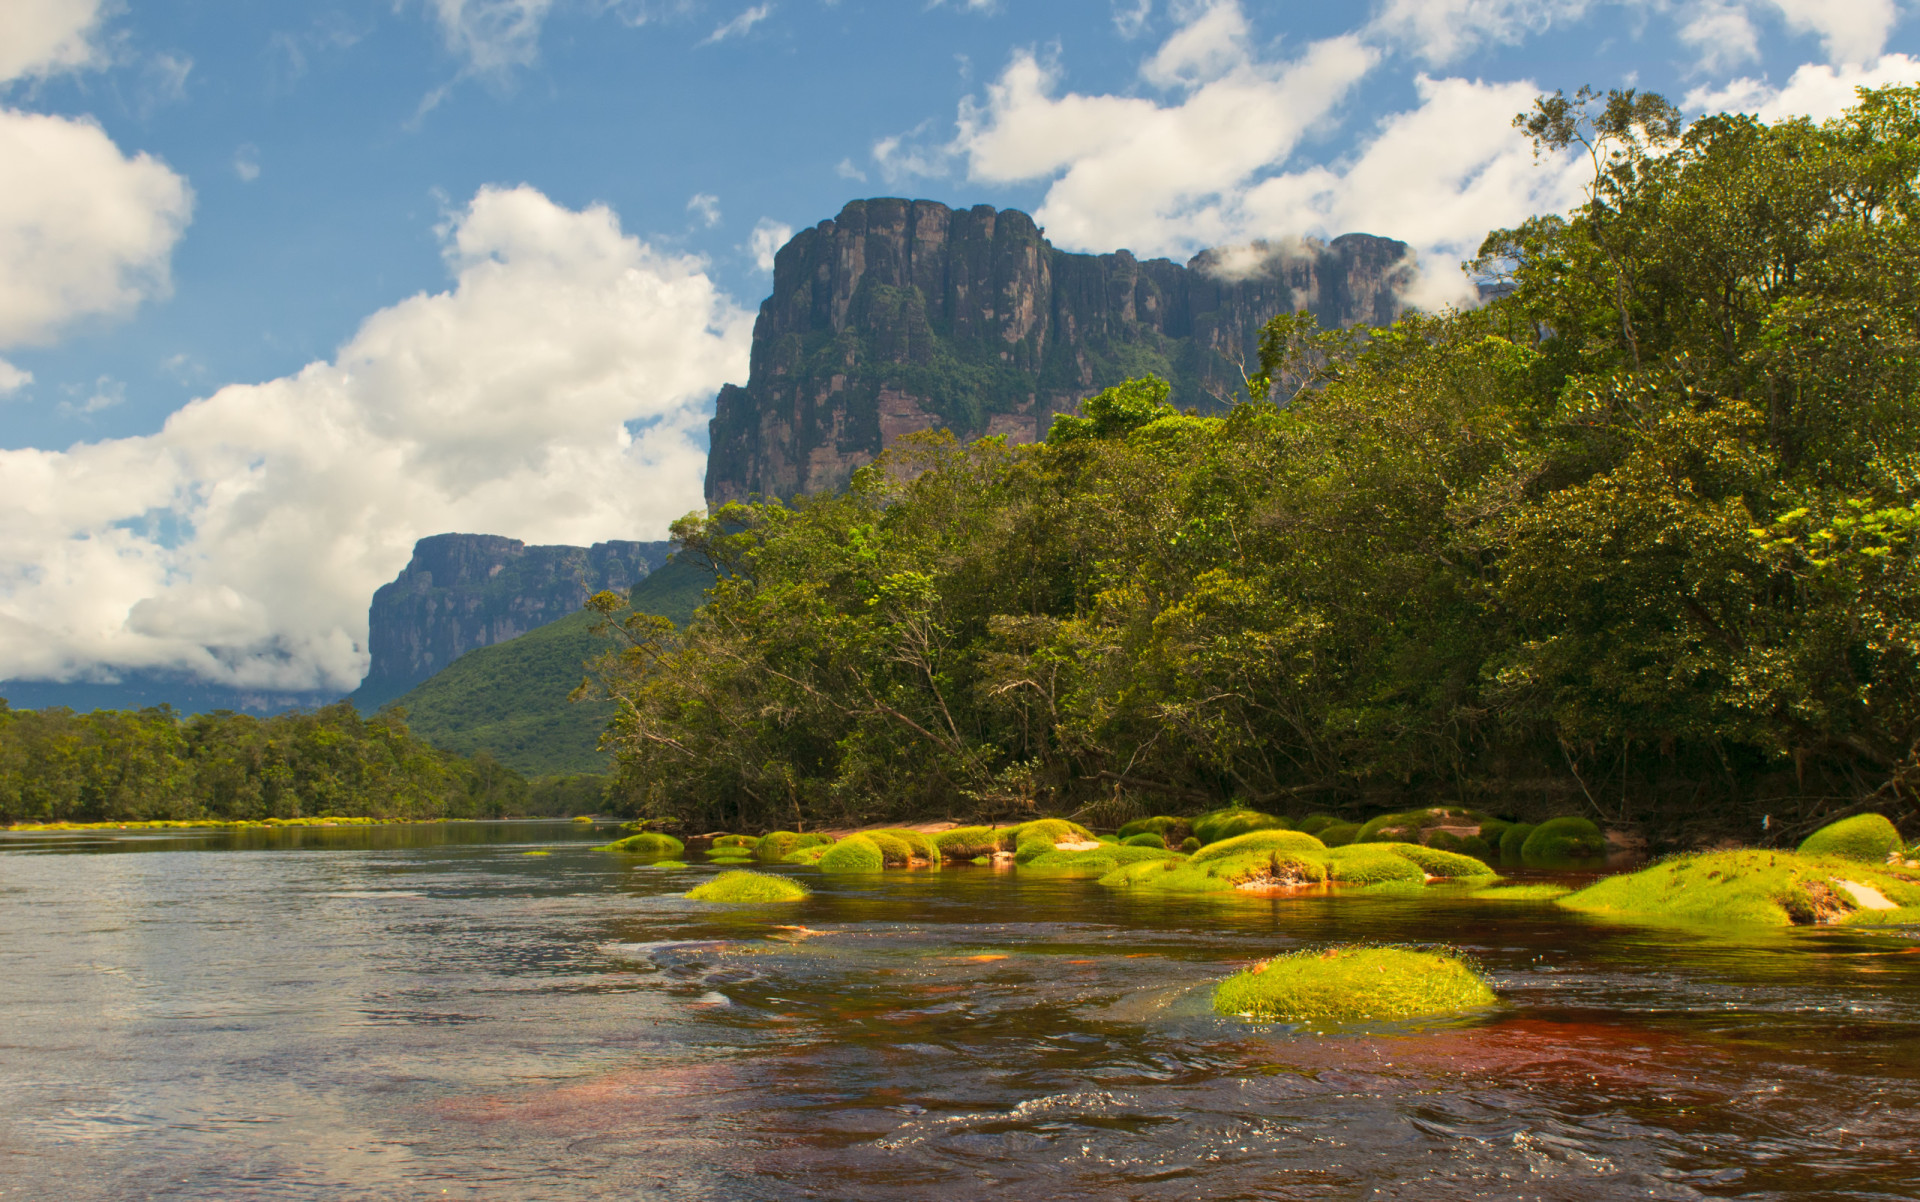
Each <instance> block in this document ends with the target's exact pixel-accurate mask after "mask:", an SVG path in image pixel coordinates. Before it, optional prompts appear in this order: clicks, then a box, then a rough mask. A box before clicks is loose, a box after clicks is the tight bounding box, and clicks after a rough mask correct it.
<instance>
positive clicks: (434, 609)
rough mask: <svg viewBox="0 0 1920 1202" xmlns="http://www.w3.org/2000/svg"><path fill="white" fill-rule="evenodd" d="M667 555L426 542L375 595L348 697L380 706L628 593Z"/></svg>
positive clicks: (629, 545) (462, 539)
mask: <svg viewBox="0 0 1920 1202" xmlns="http://www.w3.org/2000/svg"><path fill="white" fill-rule="evenodd" d="M672 550H673V544H671V543H664V542H662V543H637V542H605V543H595V544H593V545H592V546H591V547H557V546H556V547H529V546H527V545H526V544H525V543H523V542H521V541H519V540H518V539H512V538H501V537H500V536H498V535H493V534H436V535H433V536H432V537H430V538H423V539H421V540H420V541H419V542H417V543H415V544H414V545H413V559H412V560H411V561H410V562H409V563H408V564H407V566H406V568H405V569H404V570H403V571H402V572H401V573H400V575H399V576H398V577H397V578H396V579H395V580H394V581H393V582H392V583H391V584H384V585H381V586H380V588H379V590H378V591H377V592H375V593H374V594H373V605H372V606H371V607H370V608H369V609H368V611H367V627H368V630H367V649H368V651H369V652H370V653H371V654H372V657H373V663H372V665H371V667H370V668H369V669H368V671H367V678H366V679H365V680H364V681H362V682H361V683H360V688H359V690H358V691H357V692H355V693H354V695H353V700H354V702H355V704H357V705H359V706H360V708H362V709H373V708H376V707H378V706H380V705H382V704H384V703H385V702H387V701H390V700H392V699H393V698H395V697H398V696H399V695H400V694H402V693H404V692H406V691H407V690H408V689H411V688H412V687H413V686H414V685H416V684H419V683H420V682H421V681H423V680H425V679H426V678H427V677H429V676H432V675H433V674H434V673H435V672H438V671H439V670H440V669H442V668H444V667H446V666H447V665H448V664H450V663H452V662H453V661H454V660H455V659H457V658H459V657H460V656H461V655H463V654H465V653H466V652H468V651H471V650H473V649H474V648H476V647H488V646H491V645H493V644H494V643H499V642H504V641H506V640H507V639H510V638H516V637H518V636H519V635H523V634H525V633H526V632H527V631H529V630H532V629H533V628H534V627H536V626H544V625H546V624H547V623H548V622H551V621H554V620H555V619H557V618H564V617H566V616H567V615H568V614H570V613H573V612H575V611H577V610H578V609H579V608H580V606H581V604H582V603H583V602H585V601H586V599H587V598H588V597H590V596H592V595H593V594H594V593H597V592H599V591H601V590H602V589H614V590H616V591H624V590H626V589H630V588H632V587H633V586H634V585H635V584H638V583H639V582H640V581H641V580H643V579H645V578H646V576H647V573H648V572H649V571H651V570H652V569H653V568H656V567H659V566H660V565H661V564H662V563H665V562H666V559H667V556H668V555H669V554H670V553H671V552H672Z"/></svg>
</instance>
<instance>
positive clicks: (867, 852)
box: [819, 835, 906, 872]
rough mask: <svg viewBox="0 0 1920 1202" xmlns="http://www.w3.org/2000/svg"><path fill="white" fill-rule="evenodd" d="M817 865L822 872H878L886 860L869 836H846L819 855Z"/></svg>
mask: <svg viewBox="0 0 1920 1202" xmlns="http://www.w3.org/2000/svg"><path fill="white" fill-rule="evenodd" d="M901 846H902V847H904V846H906V845H905V844H902V845H901ZM819 863H820V870H821V871H822V872H879V871H880V870H881V869H883V868H885V867H886V866H887V859H886V856H885V854H884V853H882V852H881V850H880V845H879V844H878V843H875V842H874V841H873V839H872V838H870V837H869V836H867V835H848V836H847V837H846V838H844V839H842V840H840V842H838V843H835V844H834V845H833V846H832V847H829V848H827V849H826V851H825V852H823V853H821V856H820V861H819Z"/></svg>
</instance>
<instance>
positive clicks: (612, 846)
mask: <svg viewBox="0 0 1920 1202" xmlns="http://www.w3.org/2000/svg"><path fill="white" fill-rule="evenodd" d="M594 850H595V851H617V852H620V853H622V854H624V855H629V856H673V857H675V858H678V857H679V856H680V855H682V854H683V853H684V852H685V851H686V850H687V845H686V844H684V843H682V842H680V840H678V839H676V838H674V837H673V836H672V835H662V834H658V833H656V832H654V831H641V832H640V833H639V834H637V835H628V836H627V837H626V838H624V839H615V840H614V841H613V842H611V843H609V844H607V845H606V846H605V847H596V848H595V849H594Z"/></svg>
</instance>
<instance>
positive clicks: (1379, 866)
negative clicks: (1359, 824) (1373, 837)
mask: <svg viewBox="0 0 1920 1202" xmlns="http://www.w3.org/2000/svg"><path fill="white" fill-rule="evenodd" d="M1326 863H1327V875H1328V876H1329V877H1330V878H1331V879H1333V880H1334V881H1336V882H1338V883H1339V884H1342V885H1378V884H1380V883H1382V882H1384V881H1422V882H1424V881H1425V880H1426V879H1427V874H1426V873H1425V872H1424V871H1422V870H1421V868H1420V866H1419V865H1418V864H1415V863H1414V862H1413V861H1412V860H1409V859H1407V858H1406V857H1404V856H1398V855H1395V854H1394V852H1393V849H1392V847H1391V846H1389V845H1387V844H1381V843H1351V844H1348V845H1347V846H1345V847H1334V848H1330V849H1328V851H1327V852H1326Z"/></svg>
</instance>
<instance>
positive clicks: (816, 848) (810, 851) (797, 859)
mask: <svg viewBox="0 0 1920 1202" xmlns="http://www.w3.org/2000/svg"><path fill="white" fill-rule="evenodd" d="M831 850H833V841H832V840H828V841H827V842H825V843H814V844H810V845H807V846H803V847H796V848H794V849H793V850H792V851H790V852H788V853H787V854H786V855H784V856H782V857H780V863H782V864H818V863H819V862H820V859H821V857H823V856H825V855H826V854H827V853H828V852H829V851H831Z"/></svg>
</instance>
